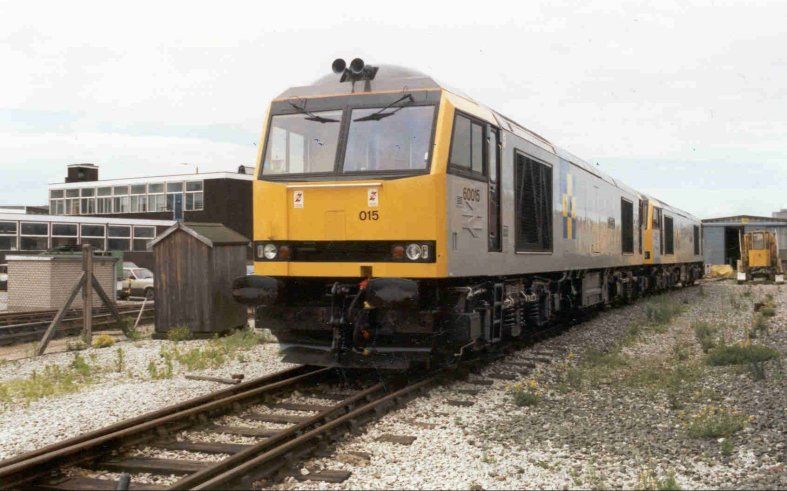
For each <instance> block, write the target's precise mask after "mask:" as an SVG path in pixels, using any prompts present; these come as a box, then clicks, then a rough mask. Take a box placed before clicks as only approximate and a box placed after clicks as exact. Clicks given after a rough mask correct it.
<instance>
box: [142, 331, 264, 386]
mask: <svg viewBox="0 0 787 491" xmlns="http://www.w3.org/2000/svg"><path fill="white" fill-rule="evenodd" d="M170 332H172V331H170ZM260 340H261V336H260V335H259V334H257V333H256V332H255V331H254V330H253V329H243V330H239V331H235V332H234V333H232V334H231V335H229V336H224V337H222V338H218V337H217V338H214V339H211V340H210V342H208V343H207V345H204V346H199V347H195V348H190V349H183V348H179V347H178V346H171V347H169V348H166V347H162V348H161V351H160V357H161V359H162V360H163V366H160V365H159V364H157V363H155V362H151V364H149V365H148V373H149V374H150V376H151V378H153V379H163V378H170V377H172V375H173V373H174V364H175V362H177V364H178V366H179V367H181V368H183V369H184V370H186V371H195V370H205V369H208V368H218V367H220V366H222V365H224V364H225V363H227V362H228V361H230V360H232V359H237V358H238V357H240V356H241V355H242V353H243V352H244V351H248V350H250V349H252V348H254V347H255V346H257V345H258V344H260ZM244 359H245V358H244Z"/></svg>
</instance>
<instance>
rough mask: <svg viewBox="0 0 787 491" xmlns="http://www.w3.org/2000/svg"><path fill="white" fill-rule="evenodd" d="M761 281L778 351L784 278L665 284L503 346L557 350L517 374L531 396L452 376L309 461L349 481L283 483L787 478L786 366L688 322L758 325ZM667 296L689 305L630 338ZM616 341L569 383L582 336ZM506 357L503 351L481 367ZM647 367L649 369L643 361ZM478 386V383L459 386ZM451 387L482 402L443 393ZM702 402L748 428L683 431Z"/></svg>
mask: <svg viewBox="0 0 787 491" xmlns="http://www.w3.org/2000/svg"><path fill="white" fill-rule="evenodd" d="M747 291H748V292H751V293H746V292H747ZM767 293H770V294H772V295H773V296H774V297H775V298H774V301H775V303H776V311H777V314H776V316H775V317H773V318H771V319H770V320H769V328H768V331H767V333H760V335H759V337H758V338H757V339H755V340H754V341H755V342H756V343H759V344H765V345H768V346H771V347H774V348H776V349H778V350H779V352H780V353H781V356H782V358H784V356H785V354H786V352H787V289H785V288H781V289H779V288H777V287H775V286H768V285H758V286H754V287H747V286H738V285H735V284H732V283H718V282H716V283H709V284H706V285H704V286H703V287H702V288H692V289H686V290H679V291H675V292H671V293H669V294H666V295H662V296H659V297H655V298H653V299H650V300H648V301H642V302H639V303H637V304H635V305H631V306H626V307H624V308H619V309H615V310H611V311H608V312H605V313H603V314H601V315H599V316H597V317H595V318H594V319H593V320H591V321H589V322H586V323H583V324H581V325H578V326H575V327H574V328H572V329H571V330H570V331H568V332H567V333H564V334H562V335H560V336H558V337H556V338H552V339H550V340H548V341H545V342H543V343H540V344H539V345H538V346H536V347H534V348H533V349H531V350H529V351H528V350H525V351H523V352H520V353H517V354H516V355H514V356H513V357H512V358H509V359H508V360H509V361H510V360H511V359H515V360H516V359H519V360H520V361H521V360H526V359H528V357H529V358H531V359H532V358H533V356H532V351H534V350H538V351H543V350H553V352H554V353H562V355H558V354H556V355H553V356H552V357H553V362H552V363H551V364H546V363H539V364H538V366H537V368H536V369H535V370H534V371H533V372H532V373H531V374H529V375H527V376H525V377H523V378H522V381H524V382H525V383H528V384H529V383H532V384H533V385H534V386H536V387H538V390H539V391H540V392H541V399H540V400H539V402H538V404H537V405H534V406H530V407H519V406H517V405H515V404H514V403H513V398H512V395H511V386H512V384H513V383H514V382H509V381H499V380H496V381H495V382H494V385H493V386H490V387H484V386H477V385H470V384H468V383H466V382H458V383H455V384H452V385H451V386H448V387H441V388H437V389H435V390H432V391H430V393H429V394H428V395H427V396H424V397H421V398H419V399H416V400H414V401H412V402H410V403H409V404H407V405H406V406H405V407H404V408H403V409H401V410H398V411H396V412H394V413H391V414H389V415H387V416H385V417H383V418H382V419H381V420H380V421H378V422H377V423H374V424H372V425H370V426H367V427H366V428H365V430H364V433H363V434H361V435H359V436H357V437H353V438H350V439H348V440H346V441H344V442H343V443H341V444H339V445H338V446H337V447H336V449H335V450H334V451H333V453H332V454H331V455H329V456H326V457H323V458H319V459H315V460H312V461H310V462H308V463H306V464H305V465H304V467H303V469H302V470H301V473H302V474H307V473H309V472H311V471H315V470H320V469H332V470H339V469H341V470H349V471H351V472H352V477H351V478H350V479H349V480H347V481H345V482H344V483H342V484H327V483H323V482H302V481H297V480H295V479H294V478H287V479H285V480H284V481H283V482H281V483H279V484H277V486H276V487H277V488H279V489H294V488H298V489H302V488H307V489H326V488H327V489H358V488H372V489H385V488H388V489H390V488H405V489H408V488H409V489H446V488H449V489H481V488H484V489H506V488H507V489H511V488H530V489H533V488H543V489H564V488H604V487H611V488H643V487H648V488H656V487H658V486H659V485H662V486H663V485H665V483H667V482H668V481H666V479H667V478H668V477H669V476H672V477H673V478H674V484H676V485H677V486H679V487H681V488H684V489H685V488H728V489H732V488H761V489H766V488H781V489H786V488H787V473H786V472H785V467H784V466H785V463H784V460H785V448H784V444H785V430H786V429H787V427H786V424H785V408H787V391H785V388H787V387H785V385H786V384H785V379H784V375H783V373H782V370H781V367H780V364H779V363H778V362H774V361H771V362H768V363H767V364H766V375H767V376H766V379H765V380H758V381H755V380H753V377H752V376H751V375H750V374H749V373H748V371H747V370H746V369H745V368H742V367H737V366H733V367H709V366H707V365H706V364H705V363H704V354H703V352H702V350H701V349H700V347H699V344H698V342H697V340H696V339H695V335H694V331H693V325H694V323H696V322H697V321H707V322H709V323H711V324H713V325H716V326H722V328H721V330H720V332H719V335H720V336H723V337H724V338H725V339H726V340H727V342H728V343H733V342H735V341H737V340H740V339H742V338H743V336H744V331H745V329H746V327H747V326H750V325H751V323H752V307H753V303H754V302H755V301H759V300H761V299H763V298H764V297H765V295H766V294H767ZM665 301H666V302H668V303H670V304H672V305H681V306H682V307H683V309H684V312H683V313H682V314H680V315H679V316H677V317H676V318H674V319H673V320H672V321H671V322H669V324H668V325H666V326H664V328H663V329H658V330H653V331H645V332H643V333H641V334H640V335H639V337H638V338H637V339H636V340H633V339H631V336H632V332H633V331H632V326H639V325H640V324H643V323H644V319H645V318H646V317H647V312H648V310H649V309H652V308H653V306H654V305H658V304H659V302H665ZM627 339H628V341H626V340H627ZM621 343H622V345H623V346H624V347H623V348H622V349H621V350H620V351H619V354H620V356H623V357H625V359H626V360H628V365H625V366H622V367H620V369H616V370H608V371H603V370H601V369H600V368H599V369H596V370H595V371H590V370H586V371H584V372H581V373H582V374H583V375H582V377H584V378H582V379H581V382H579V383H578V387H574V386H572V385H570V384H567V383H566V380H567V378H566V374H567V373H569V372H570V370H571V369H572V368H576V367H578V366H584V365H579V364H580V363H584V362H585V361H586V360H590V359H591V354H589V352H588V351H586V350H587V349H588V348H591V349H593V350H598V351H596V352H595V353H596V354H597V353H598V352H609V353H615V351H614V347H615V346H621ZM529 352H531V354H529ZM609 359H611V360H616V359H617V358H609ZM587 363H589V362H587ZM678 365H680V366H682V367H687V368H686V370H687V374H686V375H685V378H682V379H680V382H679V383H678V384H675V386H674V387H662V386H650V385H648V384H647V383H639V382H638V383H634V382H632V380H635V381H637V380H641V379H637V378H635V376H638V375H642V376H643V377H644V375H646V374H649V373H656V374H657V375H658V374H659V373H664V372H665V371H668V370H674V369H675V367H676V366H678ZM503 366H504V365H503V364H501V363H498V364H496V365H494V366H492V367H489V368H487V369H485V371H484V372H485V373H487V372H489V371H494V370H501V369H502V367H503ZM649 367H655V369H654V370H653V371H648V369H649ZM602 368H603V366H602ZM676 373H682V372H676ZM610 377H612V380H608V378H610ZM616 377H617V378H616ZM531 379H532V381H533V382H530V380H531ZM470 387H472V388H474V389H478V390H480V392H479V394H478V395H477V396H472V395H467V394H466V393H462V392H461V391H460V389H467V388H470ZM455 399H460V400H467V401H472V402H474V405H473V406H471V407H455V406H453V405H450V404H449V403H448V401H449V400H455ZM708 405H714V406H716V407H722V408H729V409H731V410H735V411H739V412H740V413H741V414H743V415H745V416H748V421H747V423H746V426H745V428H744V429H743V430H741V431H739V432H737V433H735V434H733V435H732V436H730V437H729V438H718V439H717V438H693V437H691V436H689V434H688V433H687V422H689V421H691V420H692V419H691V418H692V417H693V416H692V415H694V414H696V413H697V411H699V410H701V409H702V408H704V407H707V406H708ZM424 423H426V425H425V424H424ZM383 434H395V435H411V436H415V437H417V438H416V440H415V442H414V443H413V444H412V445H409V446H406V445H397V444H393V443H383V442H378V441H377V438H378V437H379V436H381V435H383ZM727 440H729V441H727ZM725 442H726V443H725ZM730 443H731V445H730ZM352 452H365V453H368V454H370V455H371V459H370V460H369V461H367V460H365V459H359V458H357V456H355V454H353V453H352Z"/></svg>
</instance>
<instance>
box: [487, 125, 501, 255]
mask: <svg viewBox="0 0 787 491" xmlns="http://www.w3.org/2000/svg"><path fill="white" fill-rule="evenodd" d="M486 143H487V145H486V151H487V169H488V172H489V207H488V215H489V226H488V230H489V232H488V233H489V252H501V251H502V250H503V249H502V246H503V241H502V239H501V237H500V232H501V229H502V227H501V221H500V220H501V218H500V175H501V173H500V156H501V142H500V130H499V129H497V128H495V127H494V126H491V125H487V126H486Z"/></svg>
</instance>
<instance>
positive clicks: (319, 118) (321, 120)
mask: <svg viewBox="0 0 787 491" xmlns="http://www.w3.org/2000/svg"><path fill="white" fill-rule="evenodd" d="M290 106H292V107H293V108H294V109H295V110H296V111H298V112H299V113H301V114H305V115H306V116H308V118H304V119H306V120H307V121H316V122H318V123H338V122H339V120H338V119H332V118H324V117H322V116H318V115H316V114H314V113H313V112H311V111H307V110H306V107H304V106H299V105H297V104H295V103H294V102H290Z"/></svg>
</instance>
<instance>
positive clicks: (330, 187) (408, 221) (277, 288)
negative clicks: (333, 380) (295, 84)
mask: <svg viewBox="0 0 787 491" xmlns="http://www.w3.org/2000/svg"><path fill="white" fill-rule="evenodd" d="M373 70H374V71H373V72H372V71H371V70H370V69H369V68H368V67H365V68H364V69H362V70H361V75H353V74H352V73H350V76H349V77H345V75H346V72H348V70H346V69H345V70H344V71H342V72H341V73H339V74H338V76H337V75H332V76H328V77H326V78H324V79H322V80H321V81H318V82H317V83H316V84H315V85H312V86H307V87H301V88H294V89H290V90H289V91H287V92H285V93H284V94H283V95H282V96H281V97H279V98H277V99H276V100H274V101H273V103H272V104H271V107H270V113H269V117H268V120H267V124H266V128H265V129H264V132H263V144H262V145H261V149H260V155H259V160H258V162H259V165H258V168H257V178H258V179H257V180H256V181H255V184H254V196H255V199H254V206H255V210H254V216H255V231H254V256H255V275H254V276H252V277H249V278H240V279H239V280H238V282H237V284H236V285H235V292H236V297H237V298H238V299H239V300H241V301H244V302H245V303H250V304H256V305H258V307H257V319H258V322H259V325H264V326H265V327H269V328H270V329H271V330H272V332H273V333H274V334H275V335H276V336H277V337H278V339H279V341H280V343H281V344H282V350H283V352H284V354H285V359H291V360H294V361H298V362H300V363H304V362H306V363H309V362H311V363H314V364H320V365H334V364H336V365H340V364H341V365H348V364H349V365H357V366H369V365H374V366H381V367H391V368H404V367H407V366H409V365H410V364H411V363H412V362H413V361H418V360H420V361H423V362H427V361H428V359H429V353H430V352H431V346H432V342H433V335H434V330H433V327H434V324H435V315H436V312H434V311H432V310H431V309H430V308H429V307H428V304H429V302H428V300H427V298H428V295H429V293H428V286H427V285H425V284H424V283H423V281H424V280H426V279H430V278H437V277H440V276H441V275H443V274H444V271H445V261H444V259H445V251H444V247H445V244H444V241H442V240H440V237H441V236H442V234H443V233H444V232H443V230H442V228H441V227H442V226H443V221H442V220H438V217H439V216H440V215H441V213H444V208H445V205H444V204H443V198H442V196H443V193H444V188H445V175H444V168H443V169H441V168H440V166H439V165H434V164H433V162H436V161H439V157H436V156H435V153H436V152H437V151H438V149H439V148H441V147H440V146H439V145H437V143H436V141H435V140H436V139H437V138H439V136H440V134H439V132H438V131H437V129H438V127H439V124H440V121H441V91H440V89H439V86H437V85H436V84H435V83H434V82H433V81H432V80H431V79H428V78H426V77H424V76H423V75H420V74H417V73H415V72H409V71H407V70H404V69H399V68H396V67H381V68H377V67H374V68H373ZM345 78H346V80H345ZM342 80H344V81H342Z"/></svg>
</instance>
